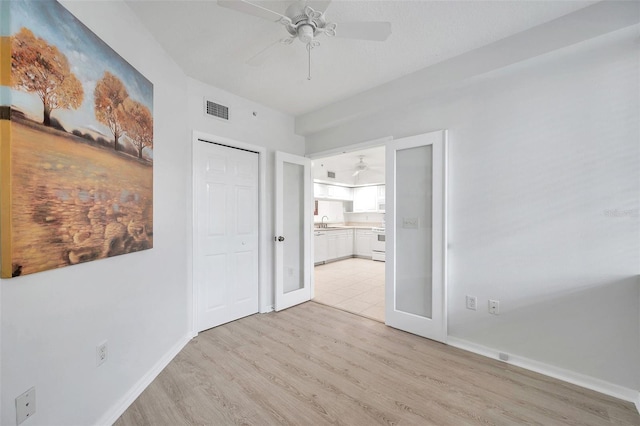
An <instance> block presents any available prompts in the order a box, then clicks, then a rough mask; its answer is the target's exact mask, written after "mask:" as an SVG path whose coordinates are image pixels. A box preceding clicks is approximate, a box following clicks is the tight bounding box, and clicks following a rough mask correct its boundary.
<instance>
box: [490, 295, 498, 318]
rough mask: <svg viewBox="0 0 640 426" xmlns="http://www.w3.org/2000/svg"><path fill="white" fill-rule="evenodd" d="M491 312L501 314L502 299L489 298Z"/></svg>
mask: <svg viewBox="0 0 640 426" xmlns="http://www.w3.org/2000/svg"><path fill="white" fill-rule="evenodd" d="M489 313H490V314H492V315H499V314H500V301H499V300H492V299H489Z"/></svg>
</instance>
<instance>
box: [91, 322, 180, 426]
mask: <svg viewBox="0 0 640 426" xmlns="http://www.w3.org/2000/svg"><path fill="white" fill-rule="evenodd" d="M191 334H192V333H191V332H189V334H187V335H186V336H184V337H183V338H182V339H180V340H179V341H178V342H177V343H176V344H175V345H173V347H172V348H171V349H169V350H168V351H167V353H166V354H164V356H163V357H162V358H160V359H159V360H158V362H156V363H155V365H154V366H153V367H151V369H150V370H149V371H148V372H147V374H145V375H144V376H142V378H141V379H140V380H138V382H137V383H136V384H134V385H133V386H132V387H131V389H129V391H128V392H127V393H126V394H125V395H124V396H123V397H122V398H121V399H120V400H119V401H118V402H116V403H115V404H114V405H113V407H111V409H109V410H108V411H107V412H106V413H105V414H104V415H103V416H102V417H101V418H100V419H99V420H98V421H97V422H96V425H109V426H110V425H113V424H114V423H115V422H116V420H118V418H119V417H120V416H121V415H122V414H123V413H124V412H125V411H126V410H127V408H129V406H130V405H131V404H132V403H133V401H135V400H136V398H138V397H139V396H140V394H141V393H142V392H143V391H144V390H145V389H146V388H147V386H149V385H150V384H151V382H153V380H154V379H155V378H156V377H158V374H160V372H161V371H162V370H163V369H164V368H165V367H166V366H167V365H168V364H169V363H170V362H171V360H172V359H173V358H175V356H176V355H178V353H179V352H180V351H181V350H182V349H183V348H184V347H185V345H186V344H187V343H189V340H191Z"/></svg>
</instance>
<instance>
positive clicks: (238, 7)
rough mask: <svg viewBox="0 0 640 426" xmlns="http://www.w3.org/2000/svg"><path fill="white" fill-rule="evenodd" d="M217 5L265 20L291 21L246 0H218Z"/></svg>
mask: <svg viewBox="0 0 640 426" xmlns="http://www.w3.org/2000/svg"><path fill="white" fill-rule="evenodd" d="M218 6H222V7H226V8H229V9H233V10H235V11H238V12H242V13H246V14H247V15H253V16H257V17H258V18H262V19H266V20H267V21H272V22H278V21H281V20H283V19H284V20H285V21H286V22H291V19H289V18H287V17H286V16H284V15H281V14H279V13H278V12H275V11H273V10H271V9H267V8H266V7H262V6H259V5H257V4H254V3H251V2H248V1H246V0H218Z"/></svg>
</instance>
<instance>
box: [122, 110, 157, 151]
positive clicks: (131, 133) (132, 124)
mask: <svg viewBox="0 0 640 426" xmlns="http://www.w3.org/2000/svg"><path fill="white" fill-rule="evenodd" d="M125 110H126V112H127V116H126V117H127V121H126V123H125V128H126V131H127V136H128V137H129V139H130V140H131V143H133V146H134V147H135V148H136V150H137V151H138V158H140V159H141V158H142V150H143V149H145V148H146V147H149V148H152V147H153V116H152V115H151V111H149V108H147V107H146V106H144V105H142V104H141V103H140V102H136V101H134V100H131V99H127V100H126V101H125Z"/></svg>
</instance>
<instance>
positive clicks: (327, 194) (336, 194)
mask: <svg viewBox="0 0 640 426" xmlns="http://www.w3.org/2000/svg"><path fill="white" fill-rule="evenodd" d="M313 195H314V197H315V198H322V199H328V200H343V201H351V200H353V188H348V187H346V186H337V185H327V184H324V183H314V184H313Z"/></svg>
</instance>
